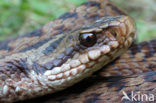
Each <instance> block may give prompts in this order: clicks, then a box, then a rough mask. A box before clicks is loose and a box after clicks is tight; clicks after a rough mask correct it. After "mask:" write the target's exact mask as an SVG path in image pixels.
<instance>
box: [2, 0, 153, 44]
mask: <svg viewBox="0 0 156 103" xmlns="http://www.w3.org/2000/svg"><path fill="white" fill-rule="evenodd" d="M85 1H87V0H1V1H0V40H5V39H7V38H10V37H13V36H17V35H22V34H25V33H27V32H30V31H32V30H34V29H37V28H39V27H41V26H43V25H44V24H46V23H47V22H48V21H51V20H53V19H56V18H58V17H59V16H60V15H61V14H63V13H65V12H67V11H68V10H70V9H72V8H75V7H77V6H78V5H80V4H82V3H83V2H85ZM114 1H115V3H116V4H117V5H119V6H120V7H121V8H122V9H124V10H125V11H126V12H127V13H128V14H130V15H131V16H132V17H133V18H134V19H135V21H136V24H137V30H138V31H137V34H138V38H137V42H141V41H145V40H150V39H154V38H156V6H155V5H156V0H114Z"/></svg>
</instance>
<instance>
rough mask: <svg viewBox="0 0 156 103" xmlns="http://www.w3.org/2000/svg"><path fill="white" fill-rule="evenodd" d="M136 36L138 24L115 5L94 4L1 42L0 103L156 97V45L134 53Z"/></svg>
mask: <svg viewBox="0 0 156 103" xmlns="http://www.w3.org/2000/svg"><path fill="white" fill-rule="evenodd" d="M135 32H136V27H135V23H134V21H133V19H132V18H131V17H129V16H128V15H127V14H126V13H124V12H123V11H122V10H120V9H119V8H118V7H117V6H115V5H114V4H112V3H111V2H110V1H108V0H90V1H88V2H87V3H84V4H82V5H81V6H79V7H78V8H76V9H73V10H71V11H70V12H68V13H66V14H64V15H62V16H61V17H59V18H58V19H56V20H54V21H51V22H49V23H47V24H46V25H45V26H43V27H41V28H39V29H38V30H35V31H33V32H31V33H28V34H26V35H23V36H19V37H16V38H13V39H10V40H6V41H3V42H1V43H0V45H1V46H0V87H1V88H0V102H2V103H3V102H4V103H5V102H6V103H7V102H16V101H22V100H27V99H32V98H36V97H40V96H43V97H42V98H36V99H33V100H28V101H25V102H31V103H33V102H37V103H40V102H41V103H43V102H46V103H47V102H50V103H55V102H56V103H59V102H63V103H72V102H73V103H75V102H76V103H105V102H106V103H107V102H108V103H115V102H131V100H127V99H123V98H122V97H123V96H125V95H124V93H127V96H130V93H131V92H132V91H133V92H135V93H138V92H141V93H143V94H147V95H150V94H151V93H153V94H155V93H156V89H155V87H156V83H155V82H156V81H155V80H156V76H155V74H156V63H155V62H156V58H155V55H156V46H155V44H156V40H152V41H149V42H143V43H140V44H134V45H133V46H132V47H131V48H130V49H128V48H129V47H130V45H131V44H132V42H133V41H134V39H135ZM127 49H128V51H127ZM123 53H124V54H123ZM121 54H122V55H121ZM115 59H116V60H115ZM113 60H115V61H113ZM112 61H113V62H112ZM98 70H100V71H98ZM96 71H98V72H96ZM94 72H95V73H94ZM92 74H93V75H92ZM84 78H86V79H85V80H82V79H84ZM81 80H82V81H81ZM79 81H81V82H79ZM77 82H79V83H78V84H75V83H77ZM73 84H75V85H74V86H72V85H73ZM70 86H72V87H70ZM67 87H69V88H68V89H66V90H63V89H65V88H67ZM61 90H63V91H61ZM58 91H60V92H58ZM55 92H57V93H55ZM47 94H49V95H47ZM44 95H45V96H44ZM137 99H138V98H137ZM136 101H137V100H136ZM147 102H150V100H148V101H147Z"/></svg>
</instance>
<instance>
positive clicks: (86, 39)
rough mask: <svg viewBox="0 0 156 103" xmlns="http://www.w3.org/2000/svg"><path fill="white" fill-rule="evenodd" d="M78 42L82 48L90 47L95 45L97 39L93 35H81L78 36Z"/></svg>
mask: <svg viewBox="0 0 156 103" xmlns="http://www.w3.org/2000/svg"><path fill="white" fill-rule="evenodd" d="M79 40H80V44H82V45H83V46H86V47H91V46H93V45H94V44H95V43H96V41H97V38H96V35H95V34H93V33H83V34H80V35H79Z"/></svg>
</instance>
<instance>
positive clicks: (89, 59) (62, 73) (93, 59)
mask: <svg viewBox="0 0 156 103" xmlns="http://www.w3.org/2000/svg"><path fill="white" fill-rule="evenodd" d="M131 39H132V38H131V37H129V38H128V39H127V41H128V40H131ZM108 44H109V45H103V46H102V47H100V48H99V49H95V50H92V51H90V52H88V53H87V54H83V55H81V56H79V60H72V61H70V62H68V61H67V62H66V63H65V64H63V65H62V66H61V67H55V68H54V69H53V70H48V71H46V72H45V74H44V75H45V76H47V78H48V80H49V81H55V80H61V79H66V78H68V77H72V76H76V75H79V74H80V73H82V72H85V71H88V70H89V69H93V71H94V68H97V66H96V65H95V64H100V63H101V65H104V64H105V62H106V61H110V60H113V58H115V57H113V54H116V53H117V52H122V50H121V51H120V48H119V47H120V46H119V44H118V42H117V41H110V42H109V43H108ZM129 45H130V44H129ZM110 51H112V52H110ZM119 54H120V53H119ZM73 58H74V57H73ZM101 65H99V66H101ZM95 71H96V69H95Z"/></svg>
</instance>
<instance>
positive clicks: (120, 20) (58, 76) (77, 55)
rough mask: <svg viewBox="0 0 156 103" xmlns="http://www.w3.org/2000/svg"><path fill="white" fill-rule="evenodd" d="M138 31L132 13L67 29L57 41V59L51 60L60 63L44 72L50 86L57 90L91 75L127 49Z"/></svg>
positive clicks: (104, 18)
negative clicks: (70, 29)
mask: <svg viewBox="0 0 156 103" xmlns="http://www.w3.org/2000/svg"><path fill="white" fill-rule="evenodd" d="M135 31H136V30H135V24H134V22H133V20H132V19H131V18H130V17H128V16H115V17H112V16H109V17H103V18H101V19H99V20H97V21H96V22H94V23H93V24H90V25H86V26H83V27H82V28H79V29H77V30H75V31H73V32H71V33H68V34H67V36H65V37H64V39H63V40H62V43H60V44H59V45H58V48H60V49H62V50H61V52H58V51H57V53H56V54H57V57H56V58H57V59H56V60H55V61H53V62H51V63H48V64H59V65H55V66H53V68H52V69H51V70H47V71H46V72H45V73H44V76H45V78H46V79H45V80H47V81H46V82H47V84H48V86H51V87H52V88H54V91H58V90H61V89H64V88H66V87H68V86H70V85H73V84H74V83H76V82H78V81H80V80H81V79H83V78H85V77H88V76H89V75H91V74H92V73H94V72H95V71H97V70H99V69H100V68H102V67H103V66H105V65H106V64H108V63H109V62H111V61H112V60H114V59H115V58H117V57H118V56H119V55H121V54H122V53H124V52H125V51H126V50H127V49H128V47H129V46H130V45H131V44H132V42H133V40H134V38H135ZM59 60H60V61H61V62H59V63H58V61H59ZM56 62H57V63H56Z"/></svg>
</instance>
